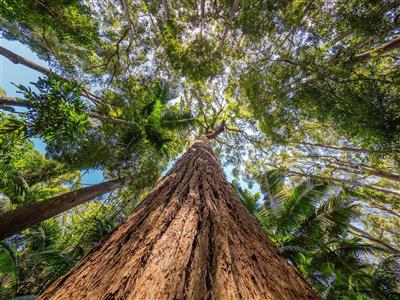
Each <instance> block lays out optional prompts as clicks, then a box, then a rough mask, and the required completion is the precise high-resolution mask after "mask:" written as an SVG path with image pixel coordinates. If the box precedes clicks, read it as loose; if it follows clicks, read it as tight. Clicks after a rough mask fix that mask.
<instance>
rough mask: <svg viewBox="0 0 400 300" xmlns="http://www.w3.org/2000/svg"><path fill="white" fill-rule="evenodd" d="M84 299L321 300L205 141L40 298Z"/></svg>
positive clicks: (200, 141) (199, 141)
mask: <svg viewBox="0 0 400 300" xmlns="http://www.w3.org/2000/svg"><path fill="white" fill-rule="evenodd" d="M210 137H212V135H211V136H210ZM85 297H86V298H95V299H109V298H124V299H170V298H190V299H209V298H211V299H221V298H224V299H319V296H318V295H317V294H316V293H315V291H314V290H313V289H312V288H311V286H310V285H309V284H308V283H307V282H306V281H305V279H304V278H302V277H301V275H300V274H299V273H297V271H296V270H295V269H294V268H293V267H292V266H290V265H289V264H288V263H287V262H286V261H285V260H284V259H283V258H282V257H280V256H279V254H278V252H277V249H276V248H275V247H274V246H273V245H272V243H271V242H270V241H268V240H267V239H266V236H265V235H264V233H263V232H262V230H261V228H260V227H259V226H258V225H257V224H256V222H255V220H254V219H253V218H252V217H251V216H250V214H249V213H248V212H247V211H246V209H245V208H244V206H243V205H242V204H241V203H240V201H239V199H238V198H237V196H236V195H235V193H234V191H233V190H232V188H231V186H230V185H229V183H228V182H227V180H226V178H225V176H224V174H223V172H222V169H221V166H220V164H219V162H218V160H217V158H216V157H215V156H214V154H213V150H212V148H211V146H210V145H209V140H208V139H206V138H204V139H200V140H196V141H195V142H194V143H193V144H192V145H191V146H190V148H189V149H188V151H187V152H186V154H184V155H183V156H182V157H181V158H180V159H179V160H178V161H177V162H176V163H175V165H174V167H172V168H171V170H170V171H169V172H168V173H167V174H166V175H165V176H164V177H163V178H162V179H161V180H160V181H159V183H158V184H157V185H156V186H155V188H154V189H153V191H152V192H151V193H150V195H149V196H148V197H147V198H146V199H145V200H144V201H143V202H142V203H141V204H140V205H139V206H138V207H137V209H136V210H135V211H134V212H133V214H132V215H131V216H130V217H129V218H128V219H127V220H126V221H125V222H124V223H123V224H122V225H121V226H120V227H118V228H117V229H116V231H115V232H114V233H113V234H111V235H110V236H109V237H108V238H107V239H106V240H104V241H103V242H102V243H101V244H99V246H98V247H96V248H95V249H93V250H92V251H91V252H90V253H89V254H88V255H87V256H86V257H85V259H84V260H83V261H82V262H81V263H79V264H78V265H77V266H76V267H75V268H74V269H72V270H71V271H70V273H68V274H67V275H66V276H64V277H63V278H61V279H59V280H58V281H56V282H54V283H53V284H52V285H51V286H50V287H49V288H48V289H47V290H46V291H45V292H44V293H42V294H41V295H40V296H39V299H54V298H57V299H71V298H85Z"/></svg>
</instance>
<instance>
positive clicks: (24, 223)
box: [0, 179, 123, 241]
mask: <svg viewBox="0 0 400 300" xmlns="http://www.w3.org/2000/svg"><path fill="white" fill-rule="evenodd" d="M122 184H123V180H121V179H117V180H111V181H107V182H102V183H99V184H95V185H92V186H89V187H85V188H82V189H79V190H76V191H73V192H69V193H65V194H62V195H59V196H56V197H53V198H50V199H47V200H44V201H40V202H35V203H32V204H27V205H25V206H22V207H20V208H17V209H14V210H11V211H9V212H6V213H4V214H0V241H1V240H3V239H5V238H7V237H9V236H11V235H13V234H16V233H19V232H20V231H22V230H24V229H27V228H29V227H32V226H34V225H36V224H39V223H40V222H42V221H45V220H47V219H49V218H51V217H54V216H56V215H58V214H60V213H63V212H65V211H67V210H69V209H71V208H73V207H75V206H78V205H80V204H82V203H85V202H87V201H89V200H91V199H93V198H95V197H98V196H101V195H103V194H105V193H108V192H111V191H113V190H115V189H117V188H119V187H121V186H122Z"/></svg>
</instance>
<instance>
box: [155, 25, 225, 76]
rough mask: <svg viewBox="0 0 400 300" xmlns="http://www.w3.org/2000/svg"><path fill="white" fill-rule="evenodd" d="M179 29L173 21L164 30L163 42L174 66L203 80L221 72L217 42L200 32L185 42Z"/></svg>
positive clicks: (181, 71) (187, 74) (185, 73)
mask: <svg viewBox="0 0 400 300" xmlns="http://www.w3.org/2000/svg"><path fill="white" fill-rule="evenodd" d="M179 31H180V28H179V27H178V26H177V24H175V23H172V22H169V23H168V25H165V26H164V29H163V31H162V42H161V43H162V45H163V47H164V49H165V52H166V54H167V55H168V58H169V62H170V63H171V65H172V67H173V68H174V69H175V70H177V71H179V72H180V74H182V75H183V76H187V77H188V78H190V79H192V80H203V79H207V78H209V77H213V76H215V75H217V74H220V73H221V72H222V69H223V64H222V61H221V59H220V57H219V55H218V54H216V53H215V50H216V48H217V47H216V45H215V42H214V41H213V40H208V39H206V38H204V37H202V36H201V35H199V34H196V35H195V37H194V38H192V39H191V40H189V41H184V42H183V41H181V39H179V37H178V36H179ZM210 57H213V59H210Z"/></svg>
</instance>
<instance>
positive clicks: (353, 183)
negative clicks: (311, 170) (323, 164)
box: [287, 170, 400, 196]
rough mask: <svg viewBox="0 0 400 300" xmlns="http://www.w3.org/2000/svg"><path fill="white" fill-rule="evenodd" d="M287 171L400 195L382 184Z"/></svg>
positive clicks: (399, 192) (292, 172)
mask: <svg viewBox="0 0 400 300" xmlns="http://www.w3.org/2000/svg"><path fill="white" fill-rule="evenodd" d="M287 171H288V173H291V174H295V175H299V176H302V177H314V178H317V179H321V180H325V181H328V182H329V181H333V182H339V183H343V184H346V185H353V186H357V187H364V188H367V189H370V190H375V191H378V192H382V193H388V194H392V195H396V196H400V191H398V190H392V189H388V188H385V187H382V186H376V185H371V184H364V183H359V182H354V181H351V180H347V179H341V178H334V177H326V176H320V175H314V174H307V173H301V172H297V171H293V170H287Z"/></svg>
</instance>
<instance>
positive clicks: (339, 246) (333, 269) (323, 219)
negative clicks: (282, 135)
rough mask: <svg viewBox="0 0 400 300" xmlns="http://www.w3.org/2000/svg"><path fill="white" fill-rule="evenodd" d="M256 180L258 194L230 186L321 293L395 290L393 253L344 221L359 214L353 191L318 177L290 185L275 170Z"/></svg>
mask: <svg viewBox="0 0 400 300" xmlns="http://www.w3.org/2000/svg"><path fill="white" fill-rule="evenodd" d="M258 182H259V183H260V187H261V191H262V195H263V199H260V194H259V193H257V194H252V193H251V192H249V191H248V190H246V189H242V188H240V186H238V184H237V183H234V184H233V186H234V188H235V190H236V192H237V193H238V195H239V197H240V199H241V200H242V202H243V203H244V205H245V206H246V207H247V209H248V210H249V212H250V213H251V214H253V215H254V216H255V217H256V219H257V221H258V222H259V223H260V225H261V226H262V228H263V229H264V230H265V232H266V234H267V235H268V237H269V238H270V239H271V240H272V241H273V242H274V243H275V244H276V245H277V246H278V248H279V251H280V253H281V255H283V256H284V257H285V258H287V259H288V260H289V261H290V262H291V263H293V264H294V265H295V266H296V267H297V268H298V270H299V271H300V272H301V273H302V274H303V275H305V276H306V277H307V278H308V279H309V280H310V282H311V283H312V284H313V285H314V286H315V287H316V288H317V289H318V290H319V291H320V293H321V294H322V295H323V296H324V297H325V298H326V299H338V298H340V299H377V298H379V299H380V298H385V299H396V298H397V297H399V296H400V294H399V288H400V282H399V281H398V278H397V277H396V276H397V275H396V271H395V268H398V267H399V266H400V261H399V260H398V257H397V256H396V255H392V256H390V255H388V253H387V250H385V249H384V248H382V247H379V246H377V245H374V244H370V243H366V242H364V241H362V240H361V239H359V238H357V237H354V236H353V235H352V234H351V231H350V229H349V226H350V224H351V223H353V222H357V221H358V220H359V216H360V207H359V205H357V204H355V203H354V200H353V199H352V197H349V195H348V194H345V193H344V192H339V193H338V192H337V191H335V190H332V188H330V187H329V186H328V185H327V184H325V183H321V182H313V181H304V182H302V183H300V184H298V185H296V186H294V187H293V188H290V189H289V188H287V187H286V186H285V184H284V177H283V176H282V172H281V171H277V170H272V171H269V172H267V173H266V174H263V175H260V176H259V178H258ZM382 256H383V257H387V258H382ZM372 257H374V258H373V259H372ZM388 265H390V266H392V267H393V269H389V268H388ZM378 278H379V279H378ZM384 278H386V279H384Z"/></svg>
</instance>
